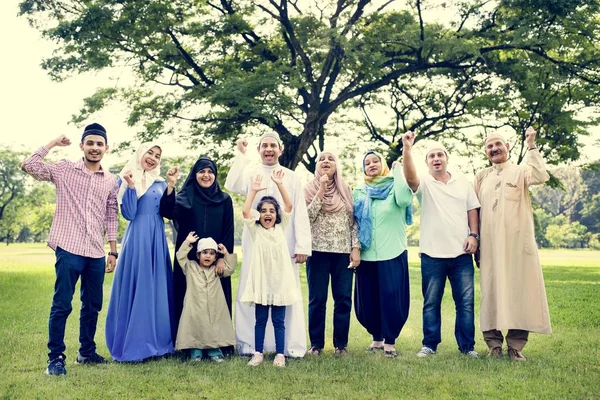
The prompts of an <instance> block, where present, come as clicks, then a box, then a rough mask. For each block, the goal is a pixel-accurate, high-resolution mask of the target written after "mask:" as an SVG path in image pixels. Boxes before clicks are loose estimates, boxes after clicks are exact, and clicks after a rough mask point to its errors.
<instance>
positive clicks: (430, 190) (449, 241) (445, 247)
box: [416, 173, 481, 258]
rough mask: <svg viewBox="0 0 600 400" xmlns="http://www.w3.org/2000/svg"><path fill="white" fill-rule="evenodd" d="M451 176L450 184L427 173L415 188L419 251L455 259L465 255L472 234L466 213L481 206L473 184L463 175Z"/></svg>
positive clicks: (430, 255)
mask: <svg viewBox="0 0 600 400" xmlns="http://www.w3.org/2000/svg"><path fill="white" fill-rule="evenodd" d="M450 175H451V177H450V180H449V181H448V182H447V183H442V182H439V181H436V180H435V179H434V178H433V176H431V175H430V174H427V175H424V176H422V177H420V184H419V187H418V188H417V191H416V194H417V199H418V200H419V203H420V204H421V235H420V240H419V245H420V252H421V253H424V254H427V255H428V256H429V257H436V258H454V257H458V256H460V255H461V254H464V253H465V250H464V243H465V240H466V239H467V237H468V236H469V233H470V230H469V220H468V217H467V212H468V211H469V210H472V209H475V208H479V207H481V204H479V201H478V200H477V195H476V194H475V190H473V186H472V185H471V183H470V182H469V181H468V180H467V179H466V178H465V177H464V176H462V175H459V174H454V173H450Z"/></svg>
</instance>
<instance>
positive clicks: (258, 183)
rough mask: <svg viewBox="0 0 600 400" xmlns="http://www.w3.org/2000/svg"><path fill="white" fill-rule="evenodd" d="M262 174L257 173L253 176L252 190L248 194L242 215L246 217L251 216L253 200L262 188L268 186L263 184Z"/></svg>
mask: <svg viewBox="0 0 600 400" xmlns="http://www.w3.org/2000/svg"><path fill="white" fill-rule="evenodd" d="M262 179H263V177H262V175H256V176H255V177H254V178H252V186H251V187H250V192H249V193H248V195H247V196H246V202H245V203H244V208H243V209H242V217H244V219H249V218H250V210H251V209H252V202H254V199H255V198H256V194H257V193H258V192H260V191H261V190H265V189H266V187H264V186H263V185H262Z"/></svg>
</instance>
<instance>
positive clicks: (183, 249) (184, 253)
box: [175, 231, 198, 274]
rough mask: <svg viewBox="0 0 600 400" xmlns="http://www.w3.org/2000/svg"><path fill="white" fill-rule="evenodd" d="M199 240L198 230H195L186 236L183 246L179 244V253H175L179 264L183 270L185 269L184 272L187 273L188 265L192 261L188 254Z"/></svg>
mask: <svg viewBox="0 0 600 400" xmlns="http://www.w3.org/2000/svg"><path fill="white" fill-rule="evenodd" d="M197 241H198V236H197V235H196V232H194V231H192V232H190V233H189V234H188V235H187V237H186V238H185V240H184V241H183V243H181V246H179V250H177V253H175V257H176V258H177V261H178V262H179V265H180V266H181V270H182V271H183V273H184V274H186V273H187V267H188V265H189V263H190V259H189V258H188V254H189V252H190V250H191V249H192V244H193V243H196V242H197Z"/></svg>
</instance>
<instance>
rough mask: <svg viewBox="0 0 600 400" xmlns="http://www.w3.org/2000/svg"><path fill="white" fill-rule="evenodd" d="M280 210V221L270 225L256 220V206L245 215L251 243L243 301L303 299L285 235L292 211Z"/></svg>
mask: <svg viewBox="0 0 600 400" xmlns="http://www.w3.org/2000/svg"><path fill="white" fill-rule="evenodd" d="M282 214H283V215H282V216H281V223H280V224H276V225H275V226H274V227H273V228H270V229H265V228H263V227H262V226H261V225H260V224H258V223H257V221H258V219H259V218H260V214H259V212H258V211H256V210H251V211H250V218H249V219H244V225H245V226H246V227H247V228H248V231H249V232H250V236H251V237H252V241H253V243H252V259H251V261H250V270H249V271H248V279H247V280H246V287H245V289H244V293H243V294H242V298H241V302H242V303H246V304H251V305H252V304H262V305H264V306H267V305H273V306H289V305H292V304H294V303H295V302H297V301H298V300H302V294H301V292H300V287H299V286H298V284H297V283H296V279H295V277H294V267H293V265H292V262H291V259H290V256H289V254H290V252H289V250H288V246H287V243H286V241H285V235H284V229H285V227H286V226H287V225H288V224H289V222H290V217H291V214H289V213H286V212H283V213H282Z"/></svg>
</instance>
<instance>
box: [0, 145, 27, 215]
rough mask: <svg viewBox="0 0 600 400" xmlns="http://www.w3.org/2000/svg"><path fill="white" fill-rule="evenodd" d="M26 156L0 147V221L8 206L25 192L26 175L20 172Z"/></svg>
mask: <svg viewBox="0 0 600 400" xmlns="http://www.w3.org/2000/svg"><path fill="white" fill-rule="evenodd" d="M25 157H26V155H25V154H24V153H20V152H15V151H12V150H10V149H8V148H7V147H4V146H3V147H0V220H2V219H3V218H4V212H5V211H6V208H7V207H9V206H10V204H11V203H12V202H14V201H16V200H17V199H18V198H19V196H21V195H22V194H23V193H24V192H25V181H26V179H25V178H26V177H27V174H26V173H25V172H23V171H22V170H21V161H22V160H24V159H25Z"/></svg>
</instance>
